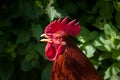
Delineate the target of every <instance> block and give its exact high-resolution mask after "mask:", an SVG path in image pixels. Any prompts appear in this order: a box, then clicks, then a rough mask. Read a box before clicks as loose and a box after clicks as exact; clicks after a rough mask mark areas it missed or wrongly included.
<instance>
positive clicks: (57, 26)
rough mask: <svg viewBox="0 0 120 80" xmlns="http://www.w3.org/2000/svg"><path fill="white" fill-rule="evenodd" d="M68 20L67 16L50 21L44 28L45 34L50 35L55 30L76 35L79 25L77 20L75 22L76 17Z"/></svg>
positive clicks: (78, 31)
mask: <svg viewBox="0 0 120 80" xmlns="http://www.w3.org/2000/svg"><path fill="white" fill-rule="evenodd" d="M67 22H68V17H66V18H64V19H63V20H62V19H61V18H59V19H58V20H55V21H53V22H51V23H50V24H49V25H48V26H47V27H46V28H45V33H46V35H52V34H54V33H56V32H59V31H63V32H64V33H65V34H67V35H69V36H77V35H78V34H79V33H80V25H79V22H76V19H74V20H72V21H70V22H69V23H67Z"/></svg>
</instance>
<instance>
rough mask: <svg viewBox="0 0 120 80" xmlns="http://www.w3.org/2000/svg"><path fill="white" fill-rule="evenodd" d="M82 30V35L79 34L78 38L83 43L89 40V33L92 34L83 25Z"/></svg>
mask: <svg viewBox="0 0 120 80" xmlns="http://www.w3.org/2000/svg"><path fill="white" fill-rule="evenodd" d="M81 29H82V30H81V32H80V36H78V37H77V38H78V40H79V41H81V42H82V43H85V42H87V41H88V40H89V38H88V34H90V31H89V30H88V29H87V28H85V27H81Z"/></svg>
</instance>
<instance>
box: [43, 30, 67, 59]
mask: <svg viewBox="0 0 120 80" xmlns="http://www.w3.org/2000/svg"><path fill="white" fill-rule="evenodd" d="M61 33H62V32H60V33H55V34H53V35H51V36H50V37H49V39H50V42H48V43H47V46H46V48H45V53H46V58H47V59H48V60H50V61H54V60H55V59H56V58H57V57H58V56H59V55H60V54H62V53H63V52H64V50H65V48H66V42H65V39H64V37H63V36H64V34H61Z"/></svg>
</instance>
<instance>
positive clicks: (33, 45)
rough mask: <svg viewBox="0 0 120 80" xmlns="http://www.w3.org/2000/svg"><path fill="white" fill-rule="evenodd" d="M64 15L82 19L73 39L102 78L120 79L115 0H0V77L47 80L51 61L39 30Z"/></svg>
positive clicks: (119, 13) (119, 20)
mask: <svg viewBox="0 0 120 80" xmlns="http://www.w3.org/2000/svg"><path fill="white" fill-rule="evenodd" d="M65 16H69V18H70V19H77V20H78V21H79V22H80V24H81V29H82V30H81V33H80V35H79V36H78V37H77V39H78V40H79V42H78V43H77V45H78V46H79V47H80V48H81V49H82V50H83V52H84V53H85V54H86V55H87V57H89V58H90V60H91V61H92V63H93V64H94V65H95V67H96V69H97V70H98V71H99V73H100V74H101V75H102V76H103V78H104V80H119V79H120V1H119V0H96V1H94V0H90V1H87V0H79V1H72V0H29V1H27V0H0V36H1V37H0V80H40V79H41V80H48V79H49V74H50V70H51V62H49V61H47V60H46V58H45V54H44V49H45V43H41V42H40V41H39V40H40V35H41V34H42V33H43V30H44V28H45V26H46V25H48V24H49V22H51V21H53V20H54V19H56V18H59V17H65ZM74 41H75V42H77V41H76V40H74Z"/></svg>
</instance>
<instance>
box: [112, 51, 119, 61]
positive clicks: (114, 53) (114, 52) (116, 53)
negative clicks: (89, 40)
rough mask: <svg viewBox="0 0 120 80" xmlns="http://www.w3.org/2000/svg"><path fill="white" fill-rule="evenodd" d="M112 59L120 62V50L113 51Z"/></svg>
mask: <svg viewBox="0 0 120 80" xmlns="http://www.w3.org/2000/svg"><path fill="white" fill-rule="evenodd" d="M112 58H113V59H116V60H119V61H120V50H118V51H117V50H116V51H113V53H112Z"/></svg>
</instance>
